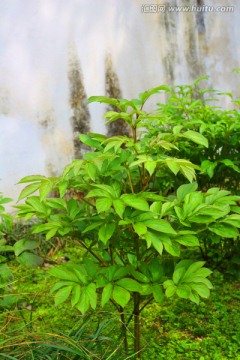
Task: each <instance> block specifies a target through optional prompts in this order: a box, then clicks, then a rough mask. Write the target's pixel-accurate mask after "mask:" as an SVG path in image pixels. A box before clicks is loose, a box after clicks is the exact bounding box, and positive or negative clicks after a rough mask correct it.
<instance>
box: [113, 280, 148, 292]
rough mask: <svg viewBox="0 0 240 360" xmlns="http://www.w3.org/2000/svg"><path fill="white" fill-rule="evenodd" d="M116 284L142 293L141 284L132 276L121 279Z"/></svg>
mask: <svg viewBox="0 0 240 360" xmlns="http://www.w3.org/2000/svg"><path fill="white" fill-rule="evenodd" d="M116 284H117V285H119V286H121V287H123V288H124V289H126V290H129V291H131V292H132V291H133V292H139V293H140V292H141V290H142V287H141V285H140V284H139V283H138V282H137V281H136V280H133V279H130V278H124V279H120V280H118V281H117V282H116Z"/></svg>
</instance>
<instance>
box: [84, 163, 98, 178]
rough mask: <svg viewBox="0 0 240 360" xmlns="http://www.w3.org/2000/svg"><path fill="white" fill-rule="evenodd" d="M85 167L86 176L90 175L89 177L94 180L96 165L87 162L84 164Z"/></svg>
mask: <svg viewBox="0 0 240 360" xmlns="http://www.w3.org/2000/svg"><path fill="white" fill-rule="evenodd" d="M85 168H86V171H87V173H88V176H89V177H90V179H91V180H93V181H95V178H96V172H97V168H96V166H95V165H94V164H93V163H92V162H89V163H87V164H86V165H85Z"/></svg>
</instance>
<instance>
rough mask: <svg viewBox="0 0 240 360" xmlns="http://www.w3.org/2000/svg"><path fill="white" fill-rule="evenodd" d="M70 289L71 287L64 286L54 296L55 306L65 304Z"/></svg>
mask: <svg viewBox="0 0 240 360" xmlns="http://www.w3.org/2000/svg"><path fill="white" fill-rule="evenodd" d="M72 288H73V287H72V286H65V287H64V288H62V289H60V290H59V291H58V292H57V293H56V294H55V296H54V302H55V305H59V304H62V303H63V302H65V301H66V300H67V299H68V298H69V296H70V294H71V291H72Z"/></svg>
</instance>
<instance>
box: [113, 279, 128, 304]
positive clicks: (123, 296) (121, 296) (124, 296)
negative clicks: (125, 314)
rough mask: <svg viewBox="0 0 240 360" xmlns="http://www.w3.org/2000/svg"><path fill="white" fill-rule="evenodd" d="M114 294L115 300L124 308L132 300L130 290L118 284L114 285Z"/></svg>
mask: <svg viewBox="0 0 240 360" xmlns="http://www.w3.org/2000/svg"><path fill="white" fill-rule="evenodd" d="M112 296H113V300H114V301H116V303H117V304H118V305H120V306H121V307H122V308H124V307H125V306H126V305H127V303H128V302H129V300H130V294H129V292H128V291H127V290H126V289H123V288H122V287H121V286H118V285H115V286H114V289H113V293H112Z"/></svg>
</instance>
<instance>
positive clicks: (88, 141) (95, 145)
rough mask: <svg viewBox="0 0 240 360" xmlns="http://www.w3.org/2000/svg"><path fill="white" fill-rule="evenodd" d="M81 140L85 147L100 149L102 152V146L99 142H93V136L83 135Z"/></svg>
mask: <svg viewBox="0 0 240 360" xmlns="http://www.w3.org/2000/svg"><path fill="white" fill-rule="evenodd" d="M79 138H80V141H81V142H82V143H83V144H85V145H88V146H90V147H92V148H95V149H98V150H101V148H102V147H101V144H100V143H99V142H98V141H97V140H93V139H92V138H91V136H89V135H86V134H81V135H80V136H79Z"/></svg>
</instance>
